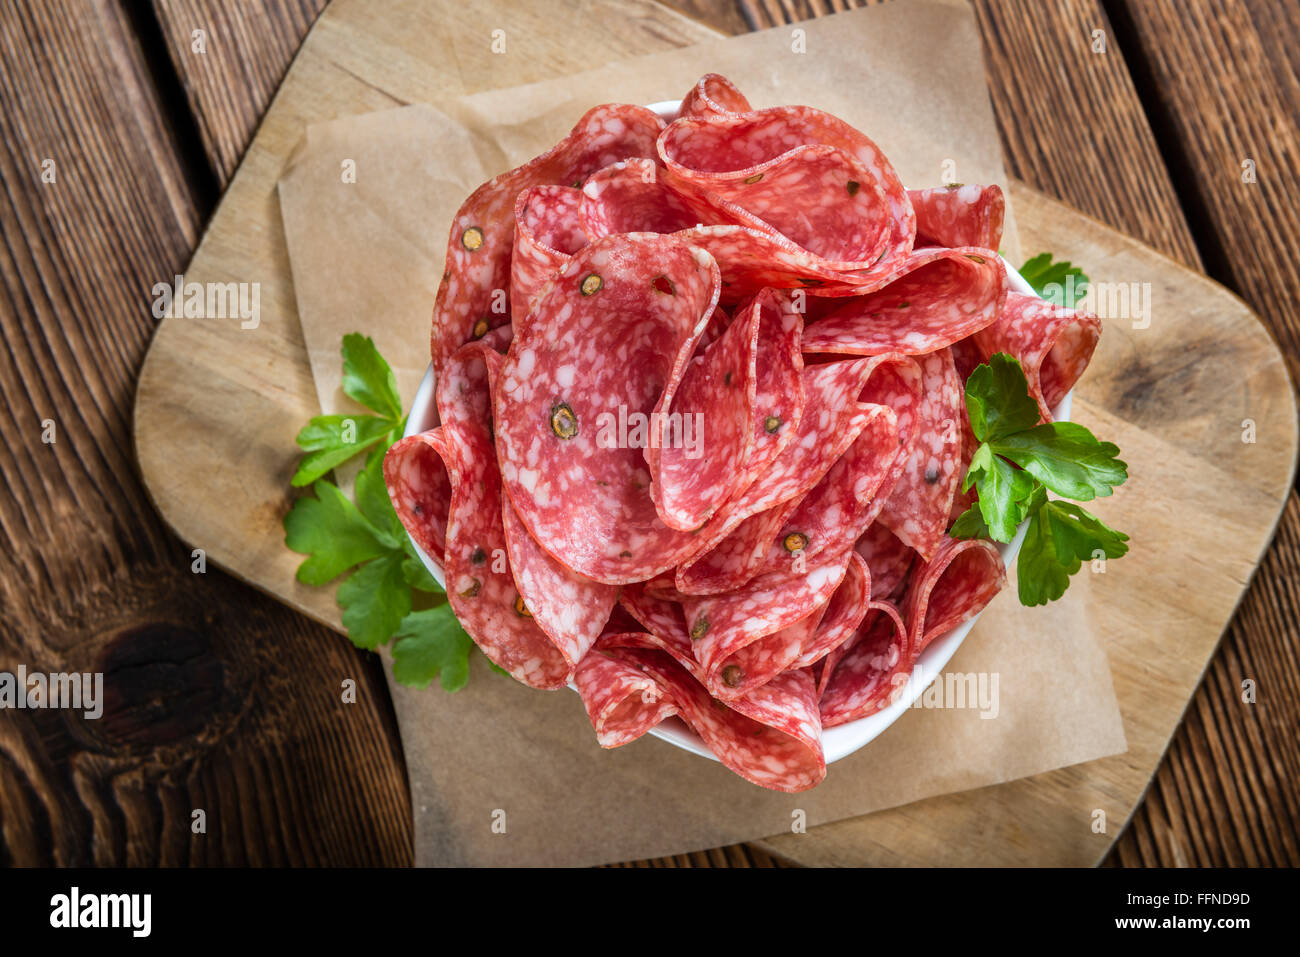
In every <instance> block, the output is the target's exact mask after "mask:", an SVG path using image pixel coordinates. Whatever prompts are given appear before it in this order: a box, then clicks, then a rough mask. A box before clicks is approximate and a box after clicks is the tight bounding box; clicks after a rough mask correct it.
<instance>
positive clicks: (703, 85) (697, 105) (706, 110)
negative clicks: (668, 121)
mask: <svg viewBox="0 0 1300 957" xmlns="http://www.w3.org/2000/svg"><path fill="white" fill-rule="evenodd" d="M751 109H753V107H751V106H750V105H749V100H747V99H745V94H743V93H741V92H740V90H738V89H736V85H735V84H734V83H732V82H731V81H730V80H728V79H727V78H726V77H725V76H722V75H721V74H719V73H706V74H705V75H704V76H702V77H700V81H699V82H698V83H696V84H695V85H694V86H693V87H691V90H690V92H689V93H687V94H686V96H684V97H682V108H681V113H680V114H679V115H680V116H698V117H704V118H705V119H707V118H708V117H710V116H725V115H727V114H728V113H748V112H749V111H750V110H751Z"/></svg>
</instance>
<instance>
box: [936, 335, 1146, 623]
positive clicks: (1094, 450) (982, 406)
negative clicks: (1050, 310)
mask: <svg viewBox="0 0 1300 957" xmlns="http://www.w3.org/2000/svg"><path fill="white" fill-rule="evenodd" d="M966 411H967V414H968V415H969V417H970V424H971V431H972V432H973V433H974V434H975V438H976V439H977V440H978V441H979V443H980V444H979V447H978V448H977V449H976V450H975V454H974V456H973V457H972V458H971V463H970V468H969V469H968V470H967V472H966V476H965V478H964V479H963V480H962V490H963V491H969V490H970V488H971V486H972V485H973V486H974V487H975V491H976V493H977V495H978V499H977V501H976V502H975V504H974V505H972V506H971V507H970V508H969V509H967V510H966V511H965V512H963V513H962V514H961V516H959V517H958V519H957V521H956V522H955V523H954V524H953V527H952V529H951V530H950V534H951V535H952V536H953V537H954V538H990V539H992V540H993V541H995V542H1010V541H1011V540H1012V539H1013V538H1014V537H1015V535H1016V529H1017V528H1018V526H1019V525H1020V524H1021V523H1022V522H1024V521H1025V520H1026V519H1028V520H1029V527H1028V529H1027V530H1026V534H1025V541H1024V544H1023V545H1022V546H1021V549H1020V555H1019V558H1018V560H1017V565H1016V568H1017V574H1016V584H1017V590H1018V591H1019V593H1020V601H1021V603H1022V604H1025V605H1044V604H1046V603H1047V602H1049V601H1055V600H1056V599H1058V598H1060V597H1061V596H1062V595H1063V594H1065V589H1066V588H1067V587H1068V586H1069V583H1070V582H1069V579H1070V576H1071V575H1073V574H1074V573H1075V572H1077V571H1078V570H1079V569H1080V568H1081V567H1082V565H1083V562H1084V561H1091V560H1092V559H1093V558H1095V557H1098V556H1099V555H1104V556H1105V557H1106V558H1119V557H1120V556H1122V555H1123V554H1124V553H1125V552H1127V551H1128V545H1127V544H1125V543H1126V542H1127V541H1128V536H1127V535H1125V534H1124V533H1123V532H1117V531H1115V530H1114V529H1112V528H1109V527H1108V526H1107V525H1106V524H1105V523H1103V522H1102V521H1101V519H1099V518H1097V517H1096V516H1095V515H1092V514H1091V513H1089V512H1088V511H1087V510H1085V509H1083V508H1081V507H1080V506H1078V505H1076V504H1075V503H1074V502H1063V501H1059V500H1054V499H1048V497H1047V493H1048V491H1051V492H1054V493H1056V494H1057V495H1060V496H1063V497H1065V498H1071V499H1074V500H1075V501H1080V502H1089V501H1092V500H1093V499H1094V498H1098V497H1104V496H1107V495H1110V494H1111V493H1112V492H1113V491H1114V489H1115V487H1116V486H1118V485H1122V484H1123V483H1124V481H1125V480H1126V479H1127V478H1128V466H1127V465H1125V464H1124V463H1123V462H1122V461H1120V460H1119V458H1117V456H1118V455H1119V447H1118V446H1116V445H1114V444H1112V443H1110V442H1101V441H1099V440H1098V439H1097V437H1096V436H1094V435H1093V434H1092V433H1091V432H1090V431H1088V429H1086V428H1085V427H1084V426H1082V425H1079V424H1078V423H1076V422H1047V423H1043V424H1039V422H1038V419H1039V412H1038V403H1037V402H1035V401H1034V399H1033V397H1032V396H1031V395H1030V394H1029V382H1028V380H1026V378H1025V373H1024V370H1023V369H1022V368H1021V367H1020V363H1019V362H1018V361H1017V360H1016V359H1015V358H1014V357H1012V356H1009V355H1007V354H1006V353H1004V352H999V353H998V354H997V355H995V356H993V357H992V358H991V359H990V360H989V361H988V363H987V364H985V365H981V366H977V367H976V368H975V370H974V371H973V372H972V373H971V374H970V377H969V378H968V379H967V380H966Z"/></svg>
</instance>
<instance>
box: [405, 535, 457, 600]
mask: <svg viewBox="0 0 1300 957" xmlns="http://www.w3.org/2000/svg"><path fill="white" fill-rule="evenodd" d="M414 552H415V550H414V549H413V548H411V547H410V545H409V543H408V546H407V556H406V560H405V561H403V562H402V576H403V577H404V578H405V579H406V583H407V584H408V585H410V586H411V587H412V588H415V589H418V590H419V591H423V592H430V593H431V594H434V595H441V596H442V600H443V601H446V600H447V597H446V593H445V592H444V591H443V589H442V586H441V585H439V584H438V580H437V579H436V578H434V577H433V576H432V575H430V574H429V569H428V568H426V567H425V565H424V562H422V561H420V556H418V555H416V554H415V553H414Z"/></svg>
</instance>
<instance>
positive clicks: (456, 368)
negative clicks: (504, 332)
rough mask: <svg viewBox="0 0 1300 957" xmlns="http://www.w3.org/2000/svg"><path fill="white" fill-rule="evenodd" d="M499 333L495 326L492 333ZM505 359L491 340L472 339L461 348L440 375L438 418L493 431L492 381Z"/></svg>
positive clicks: (437, 395)
mask: <svg viewBox="0 0 1300 957" xmlns="http://www.w3.org/2000/svg"><path fill="white" fill-rule="evenodd" d="M496 336H497V332H496V331H495V330H493V333H492V337H494V338H495V337H496ZM502 361H503V360H502V358H501V355H500V353H498V352H497V351H496V350H495V349H494V348H493V347H492V344H491V342H490V341H489V340H480V341H478V342H470V343H467V344H465V345H463V346H461V347H460V348H459V349H457V350H456V352H455V353H454V354H453V355H452V357H451V358H450V359H449V360H448V362H447V365H446V366H444V367H443V370H442V375H441V376H439V377H438V384H437V390H436V398H437V402H438V420H439V421H440V422H444V423H445V422H455V423H458V424H460V425H467V426H472V427H474V428H477V429H482V430H483V431H484V432H491V431H492V385H491V383H492V378H493V376H495V375H496V374H497V373H499V372H500V370H501V363H502Z"/></svg>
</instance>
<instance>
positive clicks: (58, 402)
mask: <svg viewBox="0 0 1300 957" xmlns="http://www.w3.org/2000/svg"><path fill="white" fill-rule="evenodd" d="M0 132H2V133H3V137H2V139H3V147H0V180H3V183H4V194H3V198H2V199H0V233H2V234H3V243H2V244H0V303H2V306H0V332H2V333H3V336H4V340H5V343H6V349H4V350H0V394H3V397H4V405H5V407H6V410H7V413H8V415H7V418H6V422H8V423H10V425H9V427H8V428H7V429H6V437H7V441H5V442H4V443H0V486H2V487H3V488H4V489H5V493H4V494H0V606H2V607H3V608H4V615H3V616H0V670H7V671H13V670H14V669H15V668H16V667H17V666H18V665H20V664H22V665H26V666H27V667H28V669H29V670H32V671H37V670H40V671H51V670H56V671H69V670H72V671H90V672H95V671H102V672H104V673H105V684H106V687H108V688H109V689H111V697H110V698H109V699H108V701H107V702H106V705H105V712H104V715H103V717H102V719H100V720H98V721H94V720H83V719H82V718H81V717H79V716H77V715H75V714H68V713H57V712H34V711H21V712H20V711H13V710H10V709H6V710H5V711H3V713H0V863H13V864H59V865H70V864H92V863H93V864H119V865H121V864H132V865H139V864H186V863H212V864H239V863H339V864H342V863H356V864H362V863H369V864H381V863H387V864H395V863H401V862H403V861H409V860H410V858H411V848H410V843H411V817H410V809H409V804H408V798H407V792H406V786H405V780H404V772H403V766H402V761H401V754H400V751H399V750H398V749H397V747H396V745H395V743H394V742H395V732H394V719H393V716H392V709H391V705H390V704H389V702H388V699H387V696H386V693H385V691H384V685H383V678H382V675H381V674H380V673H379V672H378V671H377V670H376V667H375V665H374V662H373V659H371V660H368V659H367V658H366V657H365V656H363V655H361V654H359V653H357V652H355V651H353V650H352V649H350V648H349V647H348V646H347V645H346V643H344V642H340V641H339V640H338V637H337V635H335V634H333V633H331V632H329V631H327V630H326V629H324V628H321V627H320V626H318V625H315V624H313V623H311V622H308V621H305V620H304V619H302V618H301V617H300V616H297V615H294V614H292V613H290V612H288V611H287V610H286V609H284V608H283V607H282V606H281V605H279V604H277V603H275V602H273V601H270V600H269V599H267V598H265V597H264V596H262V595H260V594H258V593H256V592H255V591H253V590H252V589H250V588H248V587H247V586H245V585H241V584H239V583H237V582H235V581H234V580H233V579H231V578H230V577H229V576H228V575H226V574H224V573H222V572H220V571H217V570H216V569H215V568H209V569H208V570H207V572H206V574H204V575H201V576H200V575H197V574H194V573H192V571H191V562H192V558H191V552H190V547H189V546H188V545H183V544H182V543H180V542H178V541H177V540H176V538H175V537H174V536H173V535H172V534H171V533H170V532H168V531H167V529H166V527H165V526H164V524H163V522H162V521H161V520H160V519H159V517H158V516H157V514H156V513H155V512H154V509H153V507H152V505H151V503H150V500H149V498H148V495H147V493H146V490H145V488H144V486H143V485H142V484H141V482H140V479H139V477H138V475H137V472H136V465H135V462H134V461H133V460H132V456H131V454H130V452H129V450H130V449H131V429H130V425H131V404H132V399H133V396H134V391H135V377H136V374H137V371H138V369H139V366H140V363H141V360H142V358H143V355H144V352H145V348H146V346H147V345H148V343H149V340H150V338H151V336H152V334H153V331H154V324H155V323H154V319H153V317H152V315H151V313H150V295H151V292H150V290H151V287H152V286H153V284H154V283H155V282H159V281H164V280H168V281H169V280H170V277H171V276H173V275H174V274H175V273H176V272H179V271H180V269H181V268H182V267H183V265H184V263H185V262H186V260H187V258H188V256H189V253H190V251H191V249H192V248H193V247H194V245H195V244H196V242H197V240H198V236H199V231H200V228H201V225H202V224H201V223H200V222H199V219H198V215H197V213H196V209H195V197H194V195H193V193H192V190H191V188H190V186H189V185H188V180H187V177H186V175H185V171H184V170H183V169H182V168H181V164H180V163H179V162H178V160H177V155H178V147H177V144H176V143H175V142H174V141H173V140H172V138H171V134H170V133H169V131H168V129H167V125H166V122H165V119H164V109H163V106H162V104H161V103H160V101H159V98H158V97H157V96H156V94H155V90H154V88H153V87H152V85H151V81H150V78H149V70H148V68H147V63H146V52H145V51H143V50H142V49H140V47H139V46H138V44H137V42H136V39H135V37H134V35H133V32H132V29H131V24H130V22H129V20H128V19H127V18H126V17H125V15H124V13H123V11H122V9H121V8H120V6H119V5H118V4H116V3H113V2H108V0H100V2H95V3H81V2H71V0H67V2H64V0H58V2H55V0H51V2H40V3H37V2H31V3H25V2H24V3H7V4H3V5H0ZM47 160H50V161H53V164H54V165H53V167H45V166H44V164H45V163H46V161H47ZM45 168H51V169H52V170H53V172H54V179H53V181H52V182H44V181H43V180H42V171H43V169H45ZM195 398H196V399H201V397H195ZM47 420H48V421H50V422H52V423H53V428H54V430H55V431H54V433H53V434H54V438H55V441H54V442H53V443H52V444H47V443H46V442H45V441H43V440H42V433H43V431H44V430H45V428H46V427H45V426H44V425H43V423H44V422H46V421H47ZM344 678H352V679H355V680H356V681H357V683H358V685H359V687H358V703H357V704H356V705H353V706H351V707H352V709H353V710H352V711H348V710H347V709H346V708H344V707H343V706H342V705H341V704H340V703H339V698H338V697H337V695H338V693H339V692H338V689H339V687H340V682H341V681H342V680H343V679H344ZM340 766H342V767H348V768H356V769H360V770H362V771H364V772H365V773H357V774H355V775H346V776H345V775H340V774H339V773H338V768H339V767H340ZM271 801H274V803H275V807H276V810H277V813H276V814H274V815H269V814H266V813H264V812H265V810H266V805H267V803H268V802H271ZM196 809H202V810H203V811H204V812H205V813H206V820H207V832H206V834H202V835H197V834H193V833H192V831H191V815H192V813H193V812H194V811H195V810H196Z"/></svg>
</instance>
